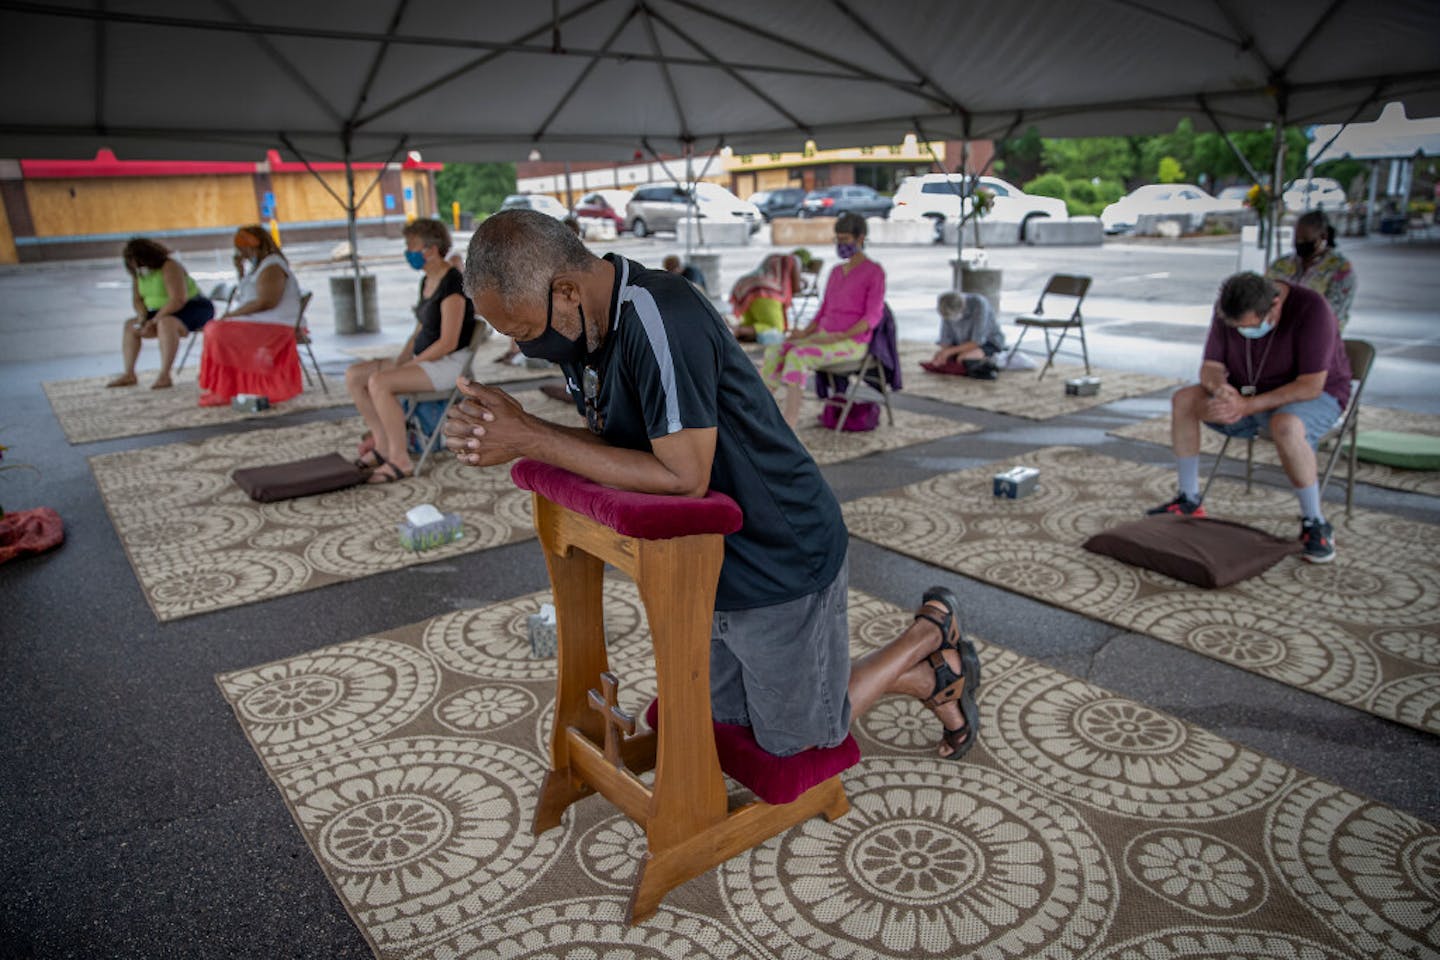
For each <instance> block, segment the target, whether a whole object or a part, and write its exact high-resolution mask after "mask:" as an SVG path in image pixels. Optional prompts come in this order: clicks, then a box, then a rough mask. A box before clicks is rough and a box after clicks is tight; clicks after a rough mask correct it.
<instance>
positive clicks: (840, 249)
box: [835, 243, 860, 260]
mask: <svg viewBox="0 0 1440 960" xmlns="http://www.w3.org/2000/svg"><path fill="white" fill-rule="evenodd" d="M859 249H860V248H859V247H857V246H855V244H853V243H837V244H835V255H836V256H837V257H839V258H840V259H841V260H849V259H850V258H851V257H853V256H855V253H856V251H858V250H859Z"/></svg>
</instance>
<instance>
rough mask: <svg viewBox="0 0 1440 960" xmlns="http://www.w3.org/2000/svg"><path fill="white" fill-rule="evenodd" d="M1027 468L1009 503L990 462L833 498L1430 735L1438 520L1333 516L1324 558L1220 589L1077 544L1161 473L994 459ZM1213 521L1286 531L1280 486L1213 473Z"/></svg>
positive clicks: (1148, 627)
mask: <svg viewBox="0 0 1440 960" xmlns="http://www.w3.org/2000/svg"><path fill="white" fill-rule="evenodd" d="M1012 463H1014V464H1027V465H1030V466H1035V467H1038V468H1039V469H1040V481H1039V488H1038V490H1037V491H1036V493H1034V494H1033V495H1031V496H1030V497H1027V498H1025V499H1021V500H1003V499H996V498H995V497H993V496H992V495H991V483H990V478H991V476H992V475H993V474H994V473H995V472H996V471H997V469H1000V468H1003V467H1002V466H999V465H990V466H985V467H976V468H974V469H972V470H965V471H961V472H959V473H952V474H946V475H943V476H939V477H935V478H932V479H930V480H927V481H924V482H922V483H918V484H914V485H913V486H909V487H904V488H902V489H899V490H895V491H892V492H890V493H886V494H882V495H879V496H874V497H867V498H864V499H861V500H855V501H851V502H849V503H846V504H844V510H845V520H846V523H847V524H848V525H849V527H850V532H851V534H852V535H854V536H857V537H861V538H863V539H866V540H870V541H872V542H874V543H878V544H880V545H882V546H885V547H888V548H890V549H891V550H898V551H899V552H901V553H904V554H908V555H909V556H912V557H915V558H917V559H920V560H923V561H925V562H927V563H933V564H936V565H937V566H941V567H945V568H946V569H949V570H954V571H955V572H957V573H961V574H964V575H966V576H970V577H974V578H976V579H978V580H983V581H985V582H986V583H992V584H995V585H996V586H1000V587H1004V588H1005V589H1007V590H1013V591H1015V592H1016V593H1021V594H1025V595H1026V596H1030V597H1035V598H1036V599H1038V600H1041V601H1043V602H1045V603H1050V604H1054V605H1056V606H1059V607H1063V608H1065V609H1067V610H1073V611H1075V612H1076V613H1081V614H1084V615H1085V616H1088V617H1094V618H1095V619H1097V620H1104V621H1106V622H1107V623H1112V624H1114V625H1115V626H1117V627H1120V628H1122V629H1125V630H1132V631H1134V632H1136V633H1143V634H1147V635H1149V636H1152V637H1155V638H1157V639H1160V640H1165V641H1168V642H1170V643H1174V644H1176V645H1178V646H1182V647H1186V648H1188V649H1191V650H1194V651H1196V652H1198V653H1203V654H1205V655H1206V656H1209V657H1214V658H1215V659H1217V660H1223V661H1225V662H1227V663H1230V664H1233V665H1235V666H1237V667H1241V668H1243V669H1245V670H1250V671H1252V672H1254V673H1258V674H1260V675H1262V676H1265V677H1269V678H1271V679H1273V680H1277V681H1279V682H1281V683H1285V684H1289V685H1290V686H1293V687H1298V688H1299V689H1302V690H1307V691H1310V692H1311V693H1316V694H1319V695H1321V696H1323V697H1328V698H1330V699H1331V700H1335V701H1338V702H1340V703H1344V704H1347V705H1349V706H1353V707H1357V708H1359V709H1361V710H1368V711H1369V712H1371V713H1374V714H1377V715H1378V716H1382V717H1387V718H1389V719H1391V720H1396V721H1398V722H1400V723H1405V724H1408V725H1410V726H1412V727H1418V728H1419V729H1421V730H1426V731H1429V732H1431V733H1440V568H1437V566H1436V563H1435V558H1436V557H1437V556H1440V528H1437V527H1435V526H1433V525H1430V524H1424V523H1417V522H1415V521H1412V520H1405V519H1401V518H1399V517H1394V516H1390V515H1388V514H1384V513H1377V512H1372V511H1367V510H1358V509H1357V510H1356V511H1355V514H1354V516H1353V517H1352V518H1351V519H1350V520H1348V521H1347V520H1346V519H1345V517H1344V514H1343V513H1336V514H1334V515H1332V516H1331V517H1330V520H1331V521H1332V522H1333V523H1334V524H1335V541H1336V544H1337V553H1336V558H1335V560H1334V561H1333V562H1331V563H1329V564H1325V565H1323V566H1317V565H1315V564H1309V563H1305V562H1304V561H1302V560H1300V558H1299V557H1287V558H1285V559H1284V560H1282V561H1281V562H1280V563H1278V564H1276V565H1275V566H1274V567H1271V568H1270V569H1269V570H1268V571H1266V572H1265V573H1264V574H1263V575H1261V576H1259V577H1255V578H1253V579H1251V580H1247V581H1244V582H1241V583H1238V584H1234V585H1232V586H1230V587H1226V588H1224V589H1221V590H1205V589H1201V588H1199V587H1192V586H1190V585H1189V584H1185V583H1182V582H1180V581H1178V580H1172V579H1170V578H1168V577H1164V576H1161V575H1159V574H1155V573H1151V572H1149V571H1147V570H1141V569H1140V568H1138V567H1131V566H1127V565H1126V564H1123V563H1120V562H1119V561H1117V560H1112V559H1110V558H1109V557H1102V556H1099V555H1097V554H1093V553H1089V552H1088V551H1086V550H1084V549H1082V547H1081V544H1082V543H1084V542H1085V540H1086V539H1087V538H1088V537H1089V536H1090V535H1092V534H1094V533H1098V532H1100V531H1101V530H1105V529H1109V528H1110V527H1113V526H1116V525H1118V524H1120V523H1125V522H1129V521H1131V520H1134V519H1136V518H1137V517H1138V516H1139V515H1140V513H1141V511H1142V510H1143V509H1144V508H1145V507H1149V506H1152V505H1154V504H1157V503H1163V502H1165V501H1166V500H1168V499H1170V498H1171V497H1172V496H1174V494H1175V475H1174V471H1173V470H1171V469H1169V468H1162V467H1153V466H1145V465H1141V464H1136V463H1127V462H1124V461H1121V460H1114V459H1111V458H1109V457H1104V456H1100V455H1098V454H1094V453H1090V452H1087V451H1084V450H1078V449H1075V448H1070V447H1054V448H1048V449H1044V450H1039V451H1036V452H1034V453H1030V454H1026V455H1024V456H1021V457H1018V458H1016V459H1015V460H1014V461H1008V462H1007V463H1006V464H1004V465H1003V466H1007V467H1008V466H1010V465H1011V464H1012ZM1207 507H1208V508H1209V512H1210V514H1211V515H1212V516H1216V517H1222V518H1224V519H1229V520H1238V521H1241V522H1243V523H1248V524H1250V525H1252V526H1255V527H1259V528H1261V529H1264V530H1267V531H1268V532H1270V533H1272V534H1276V535H1280V536H1286V537H1295V536H1298V535H1299V521H1298V520H1296V519H1295V517H1296V515H1297V514H1296V506H1295V498H1294V496H1293V495H1292V494H1290V493H1289V492H1288V491H1281V490H1276V489H1274V488H1267V487H1258V486H1257V487H1256V488H1255V491H1254V493H1253V494H1250V495H1247V494H1245V492H1244V484H1243V483H1234V482H1230V481H1223V480H1217V481H1216V482H1215V486H1214V487H1213V488H1212V489H1211V491H1210V502H1209V503H1208V504H1207Z"/></svg>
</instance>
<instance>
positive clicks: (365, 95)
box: [0, 0, 1440, 160]
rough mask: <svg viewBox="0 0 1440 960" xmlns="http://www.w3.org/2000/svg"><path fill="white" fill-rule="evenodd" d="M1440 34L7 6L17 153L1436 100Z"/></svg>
mask: <svg viewBox="0 0 1440 960" xmlns="http://www.w3.org/2000/svg"><path fill="white" fill-rule="evenodd" d="M557 29H558V43H557V33H556V31H557ZM1437 36H1440V3H1436V2H1435V0H1372V2H1365V3H1362V2H1360V0H1331V2H1329V3H1324V4H1317V3H1314V2H1310V0H1271V2H1267V3H1250V4H1240V3H1235V2H1233V0H1195V2H1192V3H1189V4H1185V5H1183V6H1181V5H1175V4H1173V3H1170V2H1169V0H1071V2H1070V3H1067V4H1064V5H1058V4H1054V3H1051V2H1047V0H968V2H966V3H963V4H962V3H957V2H954V0H914V2H909V3H895V2H885V3H881V2H874V0H786V2H784V3H777V2H775V0H727V2H726V3H725V4H724V5H723V6H720V5H716V4H712V3H709V2H705V0H555V2H554V3H553V5H552V4H544V3H535V2H533V0H531V2H523V3H521V2H508V0H494V2H485V3H475V2H473V0H464V2H462V0H352V2H349V3H346V4H344V5H343V6H335V5H331V4H309V3H295V2H293V0H244V2H243V3H241V2H240V0H184V2H176V0H104V2H103V3H101V2H96V0H65V2H44V3H41V2H11V0H0V84H3V87H4V89H6V90H8V91H11V95H10V96H7V97H6V98H5V101H4V103H3V105H0V156H11V157H57V158H59V157H88V156H93V155H94V153H95V151H96V150H97V149H99V148H101V147H109V148H111V149H113V150H114V151H115V152H116V154H117V155H119V156H121V157H130V158H168V157H181V158H186V159H212V158H226V159H235V158H238V157H242V156H245V157H248V156H251V155H257V154H259V153H260V152H261V151H264V150H266V149H279V150H281V152H282V153H287V154H292V153H293V151H292V150H291V147H292V146H293V148H295V149H298V151H299V152H300V153H302V154H304V155H305V156H307V157H309V158H311V159H325V160H331V159H339V158H341V157H342V156H343V154H344V152H345V143H346V140H347V139H348V141H349V145H350V152H351V155H352V156H353V157H354V158H355V159H357V160H379V159H385V158H386V157H389V156H391V155H393V154H395V152H396V151H397V150H401V149H403V150H419V151H421V152H422V154H423V155H424V156H425V158H426V159H427V160H490V159H504V160H516V159H522V158H524V157H525V156H526V155H527V154H529V152H530V151H531V150H532V149H538V150H540V151H541V153H542V155H543V156H544V157H545V158H546V159H614V160H628V159H631V158H632V157H633V156H634V153H635V151H636V150H637V149H641V148H647V149H653V150H654V151H657V152H669V153H679V152H681V150H682V148H683V144H685V143H691V144H693V146H694V149H695V150H696V152H697V153H704V152H706V151H708V150H711V149H713V148H715V147H716V146H717V145H719V144H721V143H724V144H726V145H728V146H730V147H731V148H732V149H734V150H736V151H738V152H760V151H771V150H793V149H798V148H799V147H800V146H802V145H803V143H804V142H805V140H807V139H814V140H815V141H816V142H817V144H819V145H820V146H821V147H826V146H853V145H857V144H863V143H867V142H868V143H887V142H890V143H894V142H899V141H900V140H901V139H902V138H903V137H904V135H905V134H906V133H908V132H919V133H920V134H922V135H924V136H928V137H932V138H939V137H955V138H958V137H961V136H964V135H967V134H968V135H969V136H971V137H975V138H983V137H998V136H1003V135H1005V134H1006V133H1007V132H1010V131H1012V130H1013V131H1019V130H1024V129H1025V128H1027V127H1029V126H1034V127H1036V128H1037V129H1039V130H1040V131H1041V132H1042V133H1044V134H1046V135H1050V136H1082V135H1095V134H1114V133H1147V132H1157V131H1164V130H1169V129H1172V128H1173V127H1174V125H1175V123H1176V122H1177V121H1178V120H1179V119H1180V118H1181V117H1185V116H1189V117H1192V118H1195V119H1196V120H1197V125H1203V124H1207V123H1209V120H1208V119H1207V116H1208V115H1210V114H1213V116H1214V117H1215V118H1216V119H1217V120H1218V121H1219V122H1220V123H1222V124H1224V125H1225V126H1226V127H1227V128H1231V129H1236V128H1245V127H1256V126H1260V125H1263V124H1265V123H1267V122H1269V121H1270V120H1272V119H1273V118H1274V116H1275V114H1276V109H1277V97H1276V92H1277V91H1283V94H1284V96H1283V99H1284V102H1285V115H1286V117H1287V118H1288V119H1289V121H1291V122H1296V123H1318V122H1345V121H1348V120H1370V119H1373V118H1374V117H1375V116H1376V115H1377V114H1378V112H1379V109H1380V106H1381V105H1383V104H1384V103H1385V102H1386V101H1389V100H1401V101H1403V102H1405V104H1406V106H1407V108H1408V110H1409V113H1410V114H1411V115H1412V116H1417V115H1420V116H1428V115H1434V114H1440V46H1437V44H1436V40H1435V38H1436V37H1437ZM557 46H558V48H559V52H557V50H556V47H557ZM16 91H23V94H19V95H17V94H16Z"/></svg>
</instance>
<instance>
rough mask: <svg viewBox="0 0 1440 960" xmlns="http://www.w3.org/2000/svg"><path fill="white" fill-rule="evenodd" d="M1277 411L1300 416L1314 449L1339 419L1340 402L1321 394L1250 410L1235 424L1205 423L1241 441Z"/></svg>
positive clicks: (1256, 432)
mask: <svg viewBox="0 0 1440 960" xmlns="http://www.w3.org/2000/svg"><path fill="white" fill-rule="evenodd" d="M1277 413H1288V414H1292V415H1293V416H1296V417H1299V418H1300V422H1301V423H1303V424H1304V425H1305V439H1306V440H1307V441H1308V442H1309V443H1310V448H1311V449H1312V450H1313V449H1315V446H1316V445H1317V444H1318V443H1319V442H1320V438H1321V437H1323V436H1325V433H1326V431H1328V430H1329V429H1330V428H1331V427H1333V426H1335V423H1336V422H1337V421H1338V420H1339V419H1340V401H1338V400H1336V399H1335V398H1334V397H1332V396H1330V394H1328V393H1322V394H1320V396H1318V397H1316V398H1315V399H1313V400H1298V401H1296V402H1295V403H1287V404H1285V405H1284V406H1282V407H1276V408H1275V409H1274V410H1265V411H1262V412H1260V413H1252V414H1250V415H1249V416H1244V417H1241V418H1240V419H1239V420H1236V421H1235V422H1234V423H1210V422H1208V421H1207V422H1206V423H1205V426H1207V427H1209V428H1210V429H1211V430H1216V431H1218V432H1220V433H1223V434H1225V436H1227V437H1239V438H1241V439H1242V440H1243V439H1245V438H1247V437H1255V436H1258V435H1259V433H1260V431H1261V430H1266V429H1268V428H1269V426H1270V418H1271V417H1273V416H1274V415H1275V414H1277Z"/></svg>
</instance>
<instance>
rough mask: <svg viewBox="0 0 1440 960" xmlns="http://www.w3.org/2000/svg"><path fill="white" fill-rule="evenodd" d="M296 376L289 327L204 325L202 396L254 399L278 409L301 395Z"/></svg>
mask: <svg viewBox="0 0 1440 960" xmlns="http://www.w3.org/2000/svg"><path fill="white" fill-rule="evenodd" d="M301 376H302V374H301V371H300V354H299V352H298V351H297V350H296V347H295V328H294V327H291V326H288V325H284V324H278V323H250V322H248V321H245V320H212V321H210V322H209V323H207V324H206V325H205V346H204V349H203V350H202V351H201V353H200V389H201V390H204V391H208V392H210V393H212V394H214V395H215V396H217V397H220V398H224V399H225V400H229V398H231V397H233V396H235V395H236V394H241V393H254V394H259V395H262V396H265V397H267V398H269V400H270V402H271V403H280V402H281V401H283V400H289V399H290V398H291V397H293V396H295V395H296V394H298V393H299V392H300V391H301V390H302V389H303V387H304V384H303V381H302V380H301ZM202 403H203V399H202Z"/></svg>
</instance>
